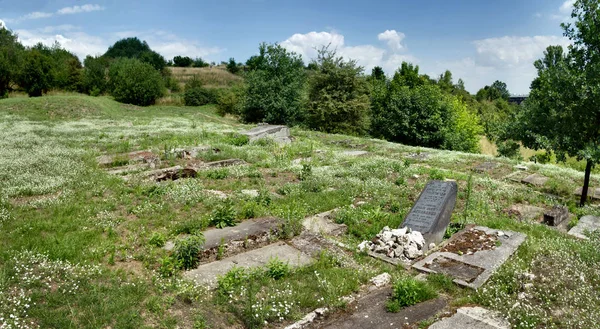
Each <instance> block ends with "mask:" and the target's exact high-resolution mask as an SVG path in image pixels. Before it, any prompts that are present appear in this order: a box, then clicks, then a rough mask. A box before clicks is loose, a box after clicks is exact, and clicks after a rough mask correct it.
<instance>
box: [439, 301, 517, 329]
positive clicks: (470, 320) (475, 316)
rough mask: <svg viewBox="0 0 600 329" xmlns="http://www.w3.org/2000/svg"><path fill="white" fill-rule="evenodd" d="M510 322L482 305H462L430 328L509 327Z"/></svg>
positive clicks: (491, 328)
mask: <svg viewBox="0 0 600 329" xmlns="http://www.w3.org/2000/svg"><path fill="white" fill-rule="evenodd" d="M509 328H511V325H510V322H508V321H507V320H506V319H504V318H502V317H501V316H500V314H498V313H497V312H492V311H489V310H486V309H485V308H482V307H478V306H477V307H461V308H459V309H458V310H456V313H455V314H454V315H452V316H451V317H449V318H443V319H441V320H439V321H437V322H435V323H434V324H432V325H431V326H430V327H429V329H509Z"/></svg>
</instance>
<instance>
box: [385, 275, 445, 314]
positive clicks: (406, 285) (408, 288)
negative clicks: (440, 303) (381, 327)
mask: <svg viewBox="0 0 600 329" xmlns="http://www.w3.org/2000/svg"><path fill="white" fill-rule="evenodd" d="M435 297H437V293H436V292H435V290H433V288H431V287H430V286H428V285H427V283H425V282H423V281H420V280H417V279H414V278H412V277H407V278H402V279H400V280H398V281H396V283H394V286H393V288H392V297H391V298H390V300H389V301H388V302H387V309H388V311H390V312H398V311H399V310H400V308H402V307H406V306H411V305H415V304H417V303H420V302H424V301H426V300H429V299H432V298H435Z"/></svg>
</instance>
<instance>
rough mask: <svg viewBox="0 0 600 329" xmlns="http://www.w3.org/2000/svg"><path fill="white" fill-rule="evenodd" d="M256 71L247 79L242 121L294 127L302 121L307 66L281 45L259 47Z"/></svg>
mask: <svg viewBox="0 0 600 329" xmlns="http://www.w3.org/2000/svg"><path fill="white" fill-rule="evenodd" d="M259 49H260V55H259V56H258V59H259V60H257V63H258V64H257V67H256V69H255V70H252V71H250V72H248V74H247V76H246V86H247V88H246V93H245V97H244V101H243V107H242V111H241V113H240V114H241V117H242V119H243V120H244V121H246V122H267V123H272V124H287V125H294V124H297V123H299V122H301V120H302V113H301V109H302V93H303V88H304V81H305V72H304V64H303V63H302V59H301V58H300V56H298V55H297V54H296V53H293V52H292V53H290V52H288V51H287V50H286V49H285V48H283V47H281V46H280V45H277V44H275V45H268V46H267V45H266V44H264V43H263V44H261V45H260V48H259Z"/></svg>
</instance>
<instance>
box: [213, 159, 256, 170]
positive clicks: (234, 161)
mask: <svg viewBox="0 0 600 329" xmlns="http://www.w3.org/2000/svg"><path fill="white" fill-rule="evenodd" d="M243 164H246V161H244V160H240V159H227V160H220V161H213V162H207V163H205V164H203V165H202V167H205V168H222V167H230V166H238V165H243Z"/></svg>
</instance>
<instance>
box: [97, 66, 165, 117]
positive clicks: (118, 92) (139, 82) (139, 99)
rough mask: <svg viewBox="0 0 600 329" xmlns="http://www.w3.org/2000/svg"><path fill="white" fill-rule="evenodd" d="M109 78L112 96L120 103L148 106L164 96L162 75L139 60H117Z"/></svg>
mask: <svg viewBox="0 0 600 329" xmlns="http://www.w3.org/2000/svg"><path fill="white" fill-rule="evenodd" d="M108 77H109V86H110V91H111V94H112V95H113V96H114V98H115V100H117V101H118V102H122V103H128V104H134V105H141V106H148V105H152V104H154V102H155V101H156V99H158V98H159V97H161V96H162V95H163V89H164V84H163V79H162V77H161V75H160V73H158V71H156V70H155V69H154V68H153V67H152V66H151V65H150V64H147V63H143V62H141V61H139V60H137V59H130V58H121V59H118V60H116V61H115V62H113V63H112V64H111V66H110V69H109V72H108Z"/></svg>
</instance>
